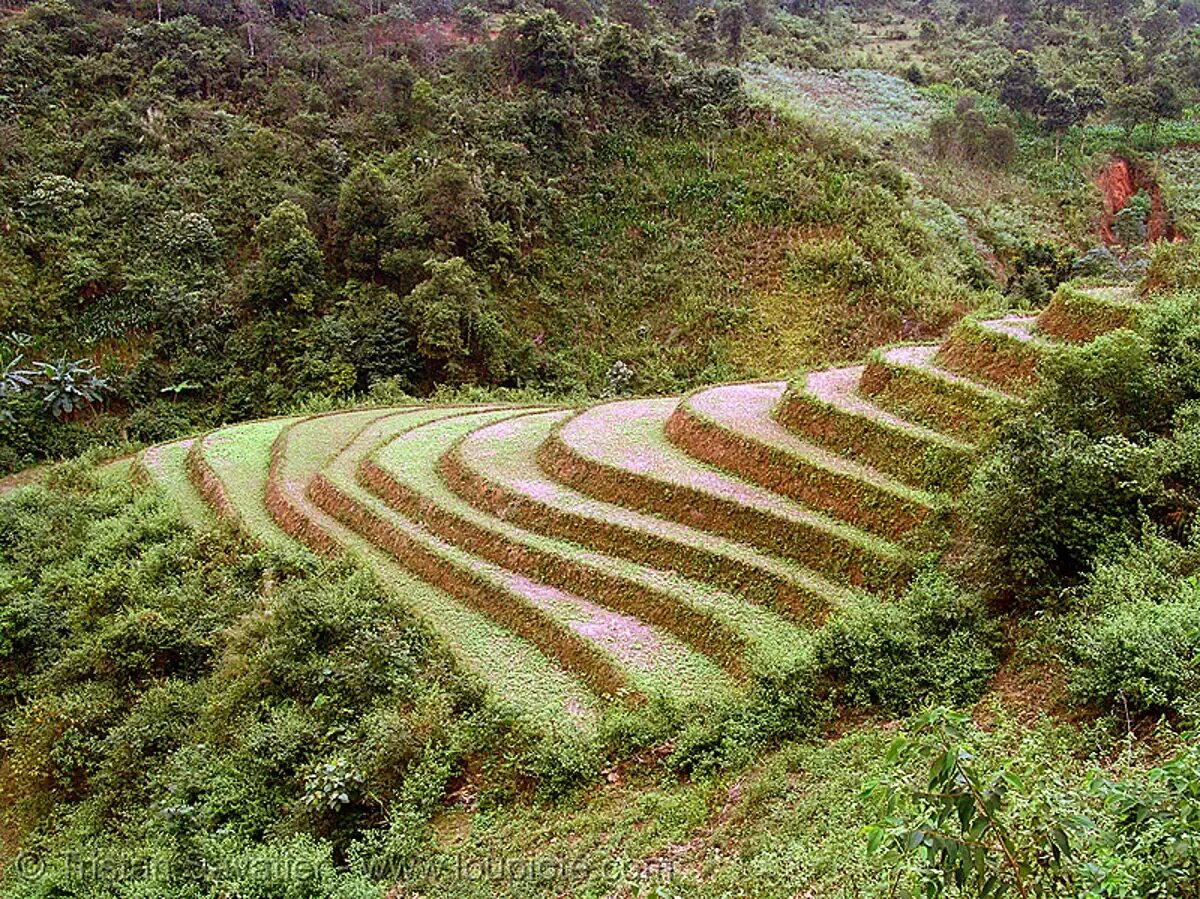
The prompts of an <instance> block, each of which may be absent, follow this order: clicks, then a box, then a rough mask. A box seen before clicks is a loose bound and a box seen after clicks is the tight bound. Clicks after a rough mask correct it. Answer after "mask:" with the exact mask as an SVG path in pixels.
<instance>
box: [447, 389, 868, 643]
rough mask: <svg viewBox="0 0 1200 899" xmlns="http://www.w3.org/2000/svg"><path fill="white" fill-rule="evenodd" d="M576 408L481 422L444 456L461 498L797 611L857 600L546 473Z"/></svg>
mask: <svg viewBox="0 0 1200 899" xmlns="http://www.w3.org/2000/svg"><path fill="white" fill-rule="evenodd" d="M573 414H574V413H573V412H570V411H566V410H563V411H556V412H543V413H537V414H533V415H523V416H520V417H516V418H511V419H506V420H505V421H502V422H497V423H495V424H491V425H487V426H485V427H481V428H478V429H477V430H474V431H472V432H470V433H469V434H467V435H466V436H465V437H463V438H462V439H461V440H460V441H458V442H457V444H456V445H455V446H453V447H451V449H450V450H448V451H447V452H446V454H445V455H444V456H443V457H442V462H441V470H442V475H443V477H444V478H445V479H446V481H447V483H448V485H449V486H450V488H451V489H453V490H454V491H455V492H456V493H457V494H458V495H459V496H461V497H463V498H464V499H465V500H467V501H468V502H469V503H471V504H472V505H473V506H475V507H476V508H479V509H482V510H484V511H486V512H489V513H490V514H492V515H494V516H496V517H497V518H500V519H502V520H504V521H509V522H512V523H513V524H516V525H519V526H520V527H523V528H526V529H528V530H531V531H537V532H539V533H543V534H547V535H549V536H552V537H559V538H562V539H564V540H569V541H571V542H573V543H577V544H579V545H581V546H588V547H592V548H594V549H596V550H599V551H600V552H604V553H608V554H610V555H614V556H620V557H624V558H627V559H632V560H634V561H637V562H640V563H642V564H644V565H648V566H650V567H652V568H658V569H663V570H668V571H676V572H678V573H680V574H682V575H684V576H687V577H691V578H695V579H698V580H705V581H709V582H711V583H713V584H716V585H718V586H720V587H722V588H724V589H725V590H729V591H731V592H733V593H735V594H737V595H739V596H742V597H745V598H746V599H748V600H750V601H751V602H755V603H757V604H759V605H763V606H766V607H768V608H772V609H775V610H776V611H778V612H780V613H781V614H783V615H785V616H787V617H789V618H794V619H796V620H802V621H810V620H817V619H819V618H820V617H821V615H822V613H823V611H824V610H826V609H829V608H835V607H838V606H840V605H842V604H843V603H844V602H845V601H846V600H847V599H848V598H849V593H848V591H846V590H845V589H844V588H842V587H836V586H834V585H833V584H831V583H830V582H828V581H827V580H825V579H824V578H822V577H820V576H819V575H817V574H815V573H813V572H811V571H809V570H807V569H804V568H801V567H799V566H797V565H795V564H794V563H792V562H789V561H785V560H783V559H780V558H776V557H774V556H770V555H766V554H764V553H762V552H760V551H759V550H758V549H756V548H754V547H751V546H747V545H745V544H742V543H737V542H734V541H731V540H727V539H725V538H723V537H720V536H717V535H715V534H711V533H705V532H703V531H699V530H697V529H695V528H691V527H688V526H687V525H683V524H680V523H678V522H675V521H670V520H667V519H665V518H660V517H656V516H653V515H648V514H645V513H643V512H638V511H635V510H633V509H629V508H626V507H624V506H618V505H614V504H612V503H607V502H604V501H602V500H598V499H595V498H593V497H591V496H587V495H585V494H583V493H580V492H578V491H576V490H573V489H571V488H570V487H567V486H565V485H563V484H560V483H558V482H557V481H554V480H552V479H551V478H549V477H547V476H546V474H545V472H543V471H542V469H541V468H540V467H539V465H538V461H537V456H538V449H539V447H540V446H541V445H542V443H543V442H544V441H545V440H546V439H547V438H548V437H549V436H550V434H551V432H552V431H553V430H554V428H556V427H557V426H558V425H559V424H561V423H562V422H564V421H566V420H567V419H568V418H570V417H571V416H572V415H573Z"/></svg>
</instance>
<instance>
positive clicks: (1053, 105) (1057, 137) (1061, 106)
mask: <svg viewBox="0 0 1200 899" xmlns="http://www.w3.org/2000/svg"><path fill="white" fill-rule="evenodd" d="M1042 120H1043V121H1044V122H1045V123H1046V125H1047V127H1049V128H1050V130H1052V131H1053V132H1054V159H1055V160H1056V161H1057V160H1058V159H1060V158H1061V157H1062V136H1063V134H1065V133H1066V131H1067V129H1068V128H1070V127H1071V126H1072V125H1074V124H1075V123H1076V122H1077V121H1079V106H1078V105H1076V103H1075V99H1074V98H1073V97H1072V96H1071V95H1070V94H1068V93H1067V92H1066V91H1057V90H1056V91H1051V92H1050V95H1049V96H1048V97H1047V98H1046V102H1045V103H1044V104H1043V105H1042Z"/></svg>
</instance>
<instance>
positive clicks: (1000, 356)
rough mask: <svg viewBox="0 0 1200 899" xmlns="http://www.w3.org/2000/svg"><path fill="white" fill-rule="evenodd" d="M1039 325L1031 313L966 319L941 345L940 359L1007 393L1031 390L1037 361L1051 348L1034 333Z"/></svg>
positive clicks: (974, 378)
mask: <svg viewBox="0 0 1200 899" xmlns="http://www.w3.org/2000/svg"><path fill="white" fill-rule="evenodd" d="M1036 325H1037V317H1036V316H1032V315H1006V316H1004V317H1003V318H994V319H978V318H971V317H967V318H964V319H963V320H962V321H960V322H959V323H958V324H957V325H956V326H955V327H954V330H953V331H951V332H950V336H949V337H948V338H947V339H946V342H945V343H943V344H942V348H941V349H940V350H939V351H938V354H937V357H936V358H937V362H938V364H939V365H941V366H942V367H943V368H945V369H948V370H950V371H952V372H955V373H957V374H960V375H963V376H964V377H967V378H970V379H972V380H976V381H983V382H985V383H987V384H990V385H992V386H993V387H996V388H999V389H1000V390H1004V391H1006V392H1008V393H1013V394H1024V393H1028V392H1029V391H1030V390H1031V389H1032V388H1033V386H1034V385H1035V384H1036V383H1037V364H1038V362H1039V361H1041V358H1042V356H1043V355H1044V354H1045V353H1046V351H1047V350H1048V349H1049V347H1050V344H1049V343H1047V342H1046V341H1045V340H1043V339H1041V338H1039V337H1038V336H1037V335H1036V334H1035V333H1034V329H1035V327H1036Z"/></svg>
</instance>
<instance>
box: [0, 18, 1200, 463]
mask: <svg viewBox="0 0 1200 899" xmlns="http://www.w3.org/2000/svg"><path fill="white" fill-rule="evenodd" d="M881 17H882V18H881ZM1195 17H1196V13H1195V10H1194V8H1193V7H1192V5H1191V4H1190V3H1188V2H1183V3H1180V4H1178V5H1174V4H1155V5H1152V6H1151V7H1138V6H1134V5H1133V4H1120V3H1114V4H1106V5H1103V6H1096V5H1095V4H1078V5H1074V4H1062V3H1052V4H1042V5H1039V4H1029V3H1014V4H974V3H965V4H954V3H944V4H913V5H911V7H908V6H900V7H896V6H895V5H877V4H869V3H863V4H859V5H849V6H830V5H824V4H817V5H811V6H805V5H804V4H796V5H793V6H788V7H784V8H769V7H767V6H765V5H763V4H761V3H746V4H741V5H737V4H729V5H726V6H721V7H719V8H716V9H713V8H709V7H707V6H693V5H691V4H687V3H680V4H673V5H668V6H661V7H660V6H654V5H647V4H644V3H621V4H616V5H613V6H612V7H609V8H592V7H590V6H588V5H587V4H583V3H580V4H574V5H572V4H565V5H563V6H562V7H558V8H555V7H551V8H545V9H543V8H536V9H535V8H524V7H522V8H516V9H510V8H507V7H497V8H491V7H489V8H486V9H481V8H479V7H477V6H469V7H466V8H465V12H464V10H462V9H455V8H453V7H452V6H451V5H449V4H446V5H437V4H415V5H411V6H410V5H408V4H404V3H396V4H392V5H388V4H383V5H382V6H381V7H380V8H376V7H375V5H374V4H371V5H370V6H369V7H368V8H365V9H363V8H359V7H357V6H354V5H351V4H329V5H323V4H314V5H311V6H310V5H308V4H272V5H267V6H261V7H260V6H259V5H256V4H254V3H238V4H229V5H223V4H218V3H198V4H194V5H189V4H172V3H170V2H166V3H159V4H156V5H154V6H145V7H142V6H138V5H136V4H133V5H125V4H92V3H73V4H68V3H59V4H55V3H48V4H35V5H32V6H30V7H28V8H15V9H10V10H9V11H8V13H7V15H6V16H5V18H4V20H3V22H2V23H0V29H2V30H0V45H2V48H3V52H2V53H0V65H2V70H0V104H2V105H3V112H4V116H3V119H4V122H5V124H4V140H3V141H2V142H0V143H2V146H3V154H4V155H3V170H2V173H0V204H2V205H0V211H2V213H0V214H2V222H3V226H2V227H0V262H2V264H0V272H2V273H3V274H2V275H0V321H3V322H4V330H5V334H6V335H7V336H6V337H5V346H4V348H3V357H2V361H3V362H4V363H5V365H6V366H7V368H6V372H7V373H8V374H7V376H6V378H5V382H4V385H5V393H4V398H3V402H4V404H5V409H6V410H8V411H7V419H8V420H9V422H10V424H9V425H7V426H6V427H7V430H6V431H5V438H6V439H5V447H4V449H3V458H2V459H0V465H2V466H4V467H6V468H8V469H10V470H11V469H15V468H18V467H22V466H23V465H26V464H29V463H30V462H32V461H35V460H37V459H39V458H44V457H47V456H50V457H54V456H61V455H64V454H67V455H69V454H71V453H72V452H74V451H77V450H79V449H81V448H83V447H84V446H86V445H89V444H90V443H93V442H112V441H114V440H122V439H128V440H133V441H144V440H157V439H164V438H166V437H168V436H172V435H175V434H179V433H185V432H187V431H189V430H195V429H197V428H198V427H203V426H205V425H210V424H212V423H215V422H219V421H230V420H237V419H239V418H246V417H250V416H254V415H262V414H269V413H271V412H276V411H280V410H283V409H285V408H289V407H291V406H294V405H295V404H297V403H302V402H306V401H308V402H321V401H322V400H325V401H328V400H329V398H336V399H345V398H348V397H351V396H358V395H364V394H367V393H368V392H370V391H371V390H372V389H374V390H376V392H377V393H381V392H385V393H391V394H399V393H409V394H414V395H428V394H429V393H431V392H433V391H434V390H435V389H437V388H443V389H445V388H450V389H454V388H458V387H460V386H462V385H483V386H486V387H504V388H515V389H526V390H535V391H541V392H544V393H548V394H553V395H560V396H561V395H573V394H575V395H578V394H585V395H587V394H591V395H598V394H602V393H604V392H605V391H610V392H611V391H613V390H620V389H624V390H633V391H635V392H656V391H664V390H673V389H679V388H682V387H687V386H689V385H692V384H696V383H702V382H704V381H706V380H707V381H711V380H714V379H716V378H721V377H734V376H738V375H768V374H776V373H778V372H780V371H782V370H785V369H786V368H787V367H789V366H792V365H794V364H796V359H795V358H794V356H795V353H794V352H793V353H792V354H791V355H790V356H789V353H788V352H787V350H788V349H792V348H790V347H789V346H788V342H787V341H788V335H787V334H784V335H782V336H781V335H774V339H773V341H772V340H771V339H769V338H768V339H756V338H754V337H751V338H744V337H743V335H744V334H746V333H747V332H750V333H751V334H754V333H755V332H756V331H757V330H761V322H760V319H761V316H760V315H756V312H757V310H756V308H755V299H756V296H762V295H764V294H769V293H770V294H781V295H776V296H774V297H773V302H774V303H775V304H776V305H778V306H788V307H807V308H808V309H810V310H812V311H811V313H810V314H809V315H808V316H807V317H806V320H805V321H803V322H802V323H799V324H797V326H796V327H797V329H800V328H802V329H803V332H804V337H805V342H806V343H807V344H808V345H811V346H814V347H815V348H816V349H815V350H813V351H812V352H813V353H815V354H816V356H815V358H816V359H820V358H826V359H833V358H840V357H845V356H848V355H851V354H853V353H854V352H857V351H861V350H862V349H864V348H865V347H866V346H869V345H870V340H869V339H867V338H868V337H869V338H877V337H886V336H891V337H895V336H903V337H909V336H912V335H918V334H928V333H935V332H936V331H937V329H938V328H940V327H943V326H944V325H945V324H946V323H947V321H949V319H950V317H951V316H953V315H955V314H960V313H961V312H962V311H963V310H965V309H969V308H973V307H975V306H978V305H979V304H980V303H984V302H987V299H986V297H987V296H988V294H989V293H994V292H995V291H997V290H1008V292H1009V293H1014V292H1019V291H1020V290H1021V289H1024V290H1025V291H1026V293H1029V292H1030V290H1032V293H1033V295H1034V296H1038V295H1039V294H1041V295H1043V296H1044V291H1045V290H1046V289H1048V288H1052V287H1053V286H1054V284H1055V283H1056V282H1057V281H1058V280H1060V279H1061V278H1062V277H1063V276H1064V275H1065V274H1067V273H1069V271H1070V265H1071V262H1072V261H1073V260H1075V259H1076V258H1078V257H1079V256H1081V255H1083V254H1084V253H1085V252H1086V251H1087V250H1089V249H1095V248H1096V247H1097V246H1099V245H1100V243H1101V242H1100V241H1099V240H1098V239H1097V237H1096V235H1095V234H1094V233H1093V231H1092V225H1093V222H1092V221H1091V220H1090V219H1089V215H1093V214H1094V210H1095V207H1096V206H1097V203H1096V200H1095V196H1094V188H1092V186H1091V184H1090V182H1089V180H1088V176H1089V175H1090V171H1089V170H1088V167H1089V165H1091V164H1092V163H1091V162H1090V160H1093V159H1096V158H1098V155H1099V154H1103V153H1106V152H1108V151H1111V150H1113V149H1119V148H1121V147H1128V148H1130V149H1133V148H1141V149H1142V150H1143V151H1144V150H1145V149H1147V148H1153V147H1154V146H1155V145H1156V144H1158V143H1160V142H1164V143H1165V142H1167V141H1177V140H1178V139H1179V135H1177V134H1175V131H1177V130H1178V126H1176V125H1175V122H1174V121H1173V120H1175V119H1177V118H1178V117H1179V114H1180V113H1181V110H1182V109H1183V106H1184V104H1185V103H1187V102H1190V100H1191V99H1192V97H1193V96H1194V95H1195V92H1196V90H1197V89H1198V86H1200V55H1198V54H1200V47H1198V46H1197V38H1196V37H1195V34H1194V32H1193V31H1192V30H1191V28H1192V25H1194V24H1195V22H1194V19H1195ZM876 21H883V22H885V23H891V24H884V25H875V26H872V25H870V24H869V23H872V22H876ZM868 29H873V30H868ZM873 42H879V43H878V46H881V47H884V48H886V49H887V51H888V55H887V56H885V57H881V58H878V59H877V58H875V57H876V53H875V50H874V49H873V48H874V47H876V46H877V44H876V43H873ZM964 47H966V48H968V52H965V53H964V52H962V48H964ZM847 54H850V55H851V56H853V55H855V54H858V55H859V56H861V61H862V62H863V63H870V64H871V65H873V66H875V67H876V68H881V69H884V70H886V69H891V70H893V71H894V73H895V74H898V75H900V76H902V77H903V78H905V79H907V81H908V82H912V83H914V84H917V85H921V91H922V92H923V96H924V97H927V98H928V102H929V103H930V104H931V105H932V106H933V108H934V110H935V114H934V116H933V117H934V118H936V122H934V123H933V127H932V128H931V130H930V132H929V134H928V136H923V135H914V134H899V135H892V136H888V137H887V138H886V139H884V140H883V141H876V140H872V139H864V138H863V137H862V136H861V135H860V136H858V137H857V138H856V137H855V136H854V135H853V134H846V133H845V131H844V130H843V129H837V128H831V127H828V125H827V124H823V123H822V122H821V121H819V120H813V119H812V118H811V117H804V116H801V117H800V120H799V121H789V122H788V123H787V124H786V125H784V124H782V123H781V121H780V118H779V112H778V111H777V109H776V108H775V107H774V106H772V105H771V104H770V103H768V102H766V101H765V100H764V96H766V97H770V96H771V92H770V91H768V93H767V94H765V95H764V93H763V91H762V90H761V89H760V87H761V86H762V85H764V84H766V85H767V86H768V87H770V86H771V84H772V81H771V78H772V75H773V74H778V73H777V72H776V68H777V67H779V66H792V67H809V66H831V65H834V64H838V65H839V67H840V65H841V63H839V62H838V60H844V58H845V57H846V55H847ZM743 61H745V65H744V66H743V71H744V72H745V74H739V72H738V71H737V69H736V68H734V66H735V65H736V64H738V63H741V62H743ZM888 89H893V90H894V89H895V88H894V87H891V86H889V87H888ZM936 110H942V111H941V112H936ZM1164 122H1167V123H1168V124H1163V123H1164ZM1106 123H1113V125H1112V127H1111V128H1107V127H1104V126H1105V124H1106ZM1088 129H1090V130H1088ZM1068 132H1070V133H1071V135H1072V136H1071V137H1070V139H1069V140H1067V141H1066V146H1065V152H1066V158H1065V161H1062V160H1060V161H1059V162H1057V163H1056V162H1055V160H1054V157H1055V156H1060V157H1061V156H1062V154H1063V152H1064V147H1063V146H1061V144H1062V143H1063V142H1062V140H1061V139H1062V138H1063V137H1065V136H1066V135H1067V134H1068ZM929 142H931V146H932V148H933V150H934V151H935V153H934V157H935V158H937V159H939V160H940V162H939V166H940V168H941V169H943V170H951V171H954V170H962V172H963V174H964V177H960V178H954V177H951V178H946V177H944V176H942V175H940V174H938V173H927V172H924V171H923V169H926V168H929V165H928V160H929V159H930V158H931V157H930V154H929V153H928V150H929V148H930V146H929ZM1049 144H1054V145H1055V146H1056V147H1057V148H1058V152H1057V153H1055V152H1053V151H1052V150H1051V149H1050V148H1049ZM1076 144H1079V146H1078V147H1076ZM998 179H999V181H1000V182H1001V183H1003V182H1004V181H1005V180H1006V179H1007V181H1011V182H1015V183H1016V186H1015V187H1011V188H1010V187H1005V188H1004V189H1005V190H1015V191H1017V192H1018V196H1017V197H1015V198H1014V199H1013V200H1012V201H1010V202H1009V203H1006V204H1005V205H1007V206H1011V207H1012V208H1011V210H1009V211H1008V214H1007V215H1005V216H1004V218H1003V219H1002V220H1000V221H987V220H986V218H985V217H986V216H987V210H988V209H989V208H990V207H993V206H994V204H995V201H996V199H997V198H996V197H995V196H994V193H995V189H994V187H993V186H992V185H994V183H995V182H996V181H997V180H998ZM1020 193H1024V194H1026V196H1020V195H1019V194H1020ZM1148 202H1149V201H1147V208H1146V209H1144V210H1143V213H1144V214H1143V218H1145V217H1146V216H1147V215H1148V214H1149V211H1150V210H1149V208H1148ZM1030 206H1033V208H1029V207H1030ZM1179 211H1180V213H1181V214H1182V213H1183V212H1185V211H1188V212H1190V210H1185V209H1184V208H1183V207H1182V206H1181V208H1180V210H1179ZM1051 219H1053V221H1054V223H1053V224H1047V222H1048V221H1049V220H1051ZM1129 226H1130V227H1132V228H1133V231H1134V232H1135V238H1134V239H1135V241H1136V232H1137V229H1138V227H1139V223H1138V222H1136V221H1134V222H1130V223H1129ZM1177 227H1179V228H1188V227H1190V223H1188V222H1180V223H1179V224H1178V225H1177ZM834 230H837V231H838V232H839V234H842V233H843V232H844V236H839V235H835V234H834V233H832V232H833V231H834ZM814 232H816V233H821V234H822V235H823V236H824V237H825V238H826V239H824V240H823V241H822V242H820V243H819V244H816V245H813V246H803V247H800V248H797V246H796V244H797V241H798V240H799V239H800V238H801V237H803V236H805V235H811V234H813V233H814ZM1102 255H1103V254H1102ZM1101 261H1104V260H1101ZM1026 269H1033V270H1035V272H1036V274H1035V275H1034V276H1032V280H1033V281H1034V282H1035V283H1033V284H1032V285H1031V284H1029V283H1028V282H1029V281H1030V277H1028V276H1027V274H1028V273H1027V272H1026ZM1014 275H1016V277H1014ZM780 282H783V283H782V284H781V283H780ZM847 291H849V292H852V293H854V294H855V295H856V296H857V297H858V298H859V299H858V302H856V303H855V304H854V305H853V307H852V308H851V309H850V310H849V311H847V310H846V309H845V307H844V306H843V307H841V308H835V309H834V310H832V311H831V310H829V309H827V308H826V307H827V306H828V305H829V304H828V302H826V301H827V300H828V298H829V297H830V296H833V295H837V296H839V297H840V296H843V295H845V294H846V292H847ZM780 341H782V342H783V347H784V350H782V351H781V350H780V349H779V346H780ZM747 344H748V345H750V346H751V347H752V350H751V351H747V350H746V348H745V347H746V345H747ZM805 361H812V360H805ZM35 362H36V363H38V366H37V367H36V368H35V367H34V365H33V363H35ZM21 372H25V373H26V374H25V375H24V376H22V375H21V374H20V373H21ZM31 375H34V376H31ZM34 381H36V382H38V385H39V387H40V391H41V393H42V394H43V397H42V398H41V399H39V398H37V397H36V396H35V395H34V392H33V391H29V390H22V389H21V388H22V387H24V386H33V382H34ZM43 400H44V401H43ZM47 412H49V413H50V414H49V415H47V414H46V413H47Z"/></svg>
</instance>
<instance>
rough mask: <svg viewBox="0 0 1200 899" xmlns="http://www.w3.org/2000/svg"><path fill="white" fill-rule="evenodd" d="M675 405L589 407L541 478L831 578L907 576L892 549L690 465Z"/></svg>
mask: <svg viewBox="0 0 1200 899" xmlns="http://www.w3.org/2000/svg"><path fill="white" fill-rule="evenodd" d="M677 404H678V401H677V400H675V399H644V400H623V401H618V402H612V403H604V404H601V405H598V406H593V407H592V408H590V409H586V410H584V411H582V412H579V413H578V414H576V415H575V416H574V417H572V418H570V419H568V420H567V421H565V422H564V423H563V424H562V425H561V426H560V427H559V428H558V429H557V430H556V431H555V432H553V433H552V434H551V435H550V437H549V438H548V439H547V441H546V442H545V443H544V444H543V446H542V450H541V452H540V453H539V461H540V463H541V464H542V466H543V468H544V469H545V470H546V472H547V473H549V474H551V475H552V476H554V477H556V478H557V479H558V480H560V481H562V482H563V483H564V484H567V485H568V486H570V487H573V488H575V489H576V490H579V491H581V492H583V493H587V494H590V495H592V496H595V497H598V498H599V499H602V500H605V501H607V502H612V503H617V504H619V505H624V506H629V507H631V508H635V509H640V510H641V511H643V512H650V513H652V514H655V515H661V516H663V517H664V518H670V519H673V520H675V521H679V522H682V523H683V524H687V525H689V526H691V527H695V528H699V529H701V530H705V531H710V532H713V533H717V534H721V535H723V536H725V537H728V538H730V539H733V540H741V541H745V542H747V543H751V544H753V545H755V546H757V547H759V548H760V549H764V550H766V551H767V552H771V553H776V554H779V555H782V556H785V557H787V558H789V559H792V560H793V561H796V562H799V563H800V564H802V565H804V566H806V567H809V568H812V569H814V570H816V571H819V572H821V573H822V574H825V575H827V576H830V577H836V578H844V579H846V580H848V581H849V582H850V583H851V584H854V585H856V586H865V587H867V588H870V589H879V590H884V589H888V588H890V587H891V586H892V585H894V584H895V583H897V582H898V581H899V580H901V579H903V577H904V576H905V575H906V573H907V567H908V566H907V563H908V561H909V560H908V558H907V556H906V554H905V553H904V552H903V551H902V550H901V549H900V548H899V547H897V546H896V545H895V544H893V543H891V542H889V541H887V540H884V539H883V538H881V537H878V536H876V535H872V534H867V533H866V532H864V531H861V530H859V529H858V528H855V527H853V526H851V525H848V524H845V523H844V522H839V521H835V520H834V519H832V518H830V517H829V516H827V515H825V514H823V513H820V512H817V511H815V510H813V509H810V508H808V507H806V506H802V505H800V504H799V503H797V502H796V501H795V500H792V499H789V498H787V497H785V496H781V495H779V494H777V493H773V492H772V491H769V490H766V489H764V488H762V487H759V486H758V485H756V484H751V483H749V482H748V481H744V480H741V479H739V478H735V477H733V476H731V475H728V474H725V473H724V472H721V471H718V470H717V469H715V468H712V467H710V466H707V465H705V464H703V463H701V462H698V461H697V460H695V459H693V458H691V457H690V456H688V455H687V454H686V453H684V452H683V451H682V450H681V449H679V448H678V447H677V446H675V445H674V444H672V443H671V442H670V441H668V440H667V439H666V431H665V428H666V423H667V420H668V419H669V418H670V416H671V413H672V412H673V411H674V409H675V406H676V405H677Z"/></svg>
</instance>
